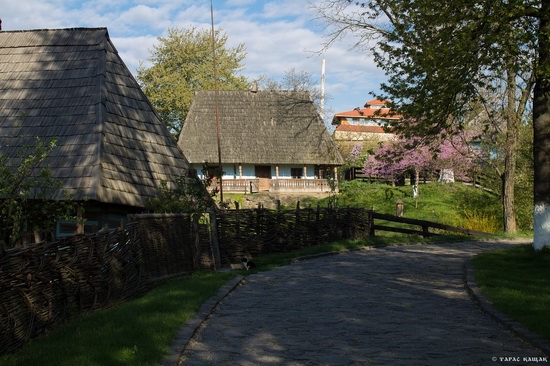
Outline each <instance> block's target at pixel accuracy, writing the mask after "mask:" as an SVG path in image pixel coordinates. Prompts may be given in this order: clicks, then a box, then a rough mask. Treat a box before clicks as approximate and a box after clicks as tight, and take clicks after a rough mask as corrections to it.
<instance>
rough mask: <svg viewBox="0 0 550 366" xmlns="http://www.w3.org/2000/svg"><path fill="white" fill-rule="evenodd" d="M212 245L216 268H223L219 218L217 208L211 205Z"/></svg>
mask: <svg viewBox="0 0 550 366" xmlns="http://www.w3.org/2000/svg"><path fill="white" fill-rule="evenodd" d="M209 214H210V246H211V250H212V260H213V261H214V270H215V271H217V270H218V269H220V268H221V257H220V238H219V236H218V218H217V216H216V208H215V207H214V206H210V212H209Z"/></svg>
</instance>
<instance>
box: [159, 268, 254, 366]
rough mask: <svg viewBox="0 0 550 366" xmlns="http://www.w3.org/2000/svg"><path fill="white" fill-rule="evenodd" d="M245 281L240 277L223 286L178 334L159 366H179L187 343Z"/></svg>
mask: <svg viewBox="0 0 550 366" xmlns="http://www.w3.org/2000/svg"><path fill="white" fill-rule="evenodd" d="M243 280H244V276H238V277H235V278H234V279H232V280H230V281H229V282H227V283H226V284H225V285H223V286H222V287H221V288H220V289H219V290H218V292H217V293H216V295H214V296H212V297H211V298H210V299H208V300H206V301H205V302H204V303H203V304H202V305H201V307H200V309H199V311H197V313H196V314H195V315H194V316H193V317H192V318H191V319H189V320H188V321H187V322H186V323H185V325H184V326H183V328H182V329H181V330H180V331H179V332H178V333H177V334H176V337H175V338H174V340H173V341H172V346H171V347H170V350H169V351H168V353H167V354H166V355H165V356H164V357H163V359H162V361H161V362H160V363H159V364H158V366H174V365H178V363H179V360H180V357H181V354H182V353H183V351H184V350H185V347H187V343H189V341H190V340H191V338H193V336H194V335H195V333H196V332H197V331H198V330H199V328H200V326H201V325H202V324H203V323H204V322H205V321H206V320H207V319H208V318H209V317H210V314H211V313H212V311H214V309H215V308H216V306H218V304H219V303H220V302H222V300H223V299H225V298H226V297H227V296H228V295H229V294H230V293H231V292H233V291H234V290H235V289H236V288H237V287H239V286H240V285H241V284H242V282H243Z"/></svg>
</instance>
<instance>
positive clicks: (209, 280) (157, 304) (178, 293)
mask: <svg viewBox="0 0 550 366" xmlns="http://www.w3.org/2000/svg"><path fill="white" fill-rule="evenodd" d="M235 275H236V274H235V273H227V272H226V273H219V272H218V273H213V272H200V273H196V274H193V275H191V276H188V277H184V278H180V279H175V280H172V281H170V282H167V283H165V284H163V285H160V286H159V287H157V288H155V289H154V290H152V291H150V292H149V293H147V294H146V295H145V296H143V297H141V298H138V299H135V300H131V301H128V302H126V303H123V304H120V305H118V306H115V307H113V308H110V309H106V310H100V311H97V312H94V313H92V314H88V315H85V316H81V317H78V318H75V319H74V320H72V321H70V322H69V323H67V324H66V325H64V326H62V327H60V328H58V329H56V330H54V331H52V332H50V333H49V334H46V335H44V336H41V337H39V338H36V339H33V340H31V341H30V342H29V343H28V344H27V345H26V346H25V347H24V348H22V349H20V350H19V351H17V352H16V353H13V354H8V355H4V356H2V357H0V365H2V366H12V365H13V366H15V365H18V366H20V365H41V366H50V365H51V366H54V365H57V366H64V365H67V366H69V365H70V366H74V365H79V366H115V365H116V366H119V365H156V364H158V362H159V361H160V360H161V358H162V357H163V355H164V354H165V353H166V352H167V351H168V348H169V346H170V344H171V342H172V340H173V339H174V337H175V335H176V333H177V332H178V330H179V329H180V328H181V326H182V324H184V323H185V322H186V321H187V320H188V319H190V318H191V317H192V316H193V315H194V314H195V313H196V312H197V311H198V309H199V308H200V306H201V304H202V303H203V302H204V301H206V300H207V299H208V298H210V297H211V296H213V295H214V294H216V292H217V291H218V289H219V288H220V287H221V286H223V285H224V284H225V283H227V281H229V280H230V279H231V278H233V277H234V276H235Z"/></svg>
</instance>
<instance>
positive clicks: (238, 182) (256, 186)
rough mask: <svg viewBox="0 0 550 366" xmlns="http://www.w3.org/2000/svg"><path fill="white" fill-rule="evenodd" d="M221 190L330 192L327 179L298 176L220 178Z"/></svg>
mask: <svg viewBox="0 0 550 366" xmlns="http://www.w3.org/2000/svg"><path fill="white" fill-rule="evenodd" d="M222 184H223V191H224V192H227V193H257V192H260V191H270V192H330V191H331V188H330V184H329V182H328V179H300V178H285V179H277V178H273V179H270V178H242V179H239V178H237V179H224V180H222Z"/></svg>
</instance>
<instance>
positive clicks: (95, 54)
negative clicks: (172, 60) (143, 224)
mask: <svg viewBox="0 0 550 366" xmlns="http://www.w3.org/2000/svg"><path fill="white" fill-rule="evenodd" d="M35 137H39V138H41V139H42V140H43V141H48V140H49V139H53V138H55V139H57V146H56V148H55V149H54V151H53V152H52V153H51V155H50V156H49V157H48V158H47V159H46V161H45V165H48V166H50V167H51V168H52V171H53V175H54V177H55V178H59V179H61V180H62V181H63V183H64V186H63V188H64V189H65V190H67V191H69V192H70V193H72V194H74V195H75V197H76V198H77V199H78V198H86V199H88V200H95V201H99V202H103V203H115V204H122V205H129V206H134V207H143V206H144V204H145V201H146V199H147V198H148V197H151V196H152V195H154V194H155V193H156V186H159V185H160V182H159V180H158V179H157V178H156V177H163V178H165V179H166V180H168V181H174V180H175V179H176V178H177V177H179V176H180V175H181V174H183V172H184V170H185V169H186V168H188V164H187V161H186V160H185V158H184V157H183V155H182V153H181V151H179V150H178V148H177V145H176V142H175V141H174V140H173V139H172V137H171V136H170V134H169V132H168V130H167V129H166V127H165V126H164V125H163V123H162V122H161V121H160V119H159V118H158V115H157V114H156V112H155V111H154V110H153V108H152V107H151V105H150V103H149V102H148V100H147V98H146V97H145V95H144V94H143V92H142V91H141V89H140V87H139V85H138V83H137V82H136V80H135V79H134V77H133V76H132V74H131V73H130V71H129V70H128V68H127V67H126V66H125V64H124V62H123V61H122V59H121V58H120V56H119V55H118V53H117V50H116V48H115V46H114V45H113V44H112V42H111V40H110V38H109V34H108V32H107V29H106V28H72V29H52V30H29V31H2V32H0V152H1V153H2V154H5V155H7V156H8V157H15V156H17V154H18V153H19V151H21V149H23V148H24V146H25V145H27V144H29V143H32V141H33V139H34V138H35Z"/></svg>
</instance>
